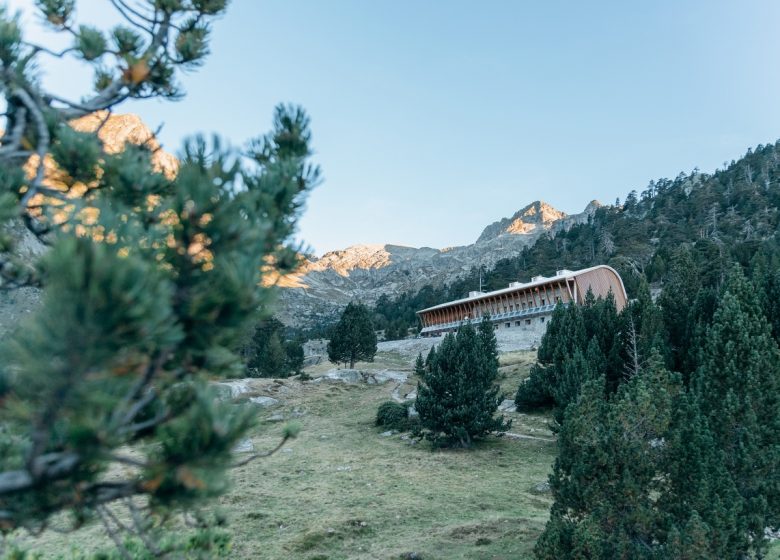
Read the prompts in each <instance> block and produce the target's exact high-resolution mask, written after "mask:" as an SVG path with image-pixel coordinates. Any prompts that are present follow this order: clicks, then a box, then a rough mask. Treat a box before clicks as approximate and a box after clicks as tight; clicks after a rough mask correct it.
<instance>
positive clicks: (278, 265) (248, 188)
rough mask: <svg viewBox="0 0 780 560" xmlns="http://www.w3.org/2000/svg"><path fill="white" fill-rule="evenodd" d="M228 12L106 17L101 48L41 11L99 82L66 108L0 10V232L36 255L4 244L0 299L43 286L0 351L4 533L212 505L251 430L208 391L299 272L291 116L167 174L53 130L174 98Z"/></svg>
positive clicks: (149, 7) (296, 135)
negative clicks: (29, 242) (273, 280)
mask: <svg viewBox="0 0 780 560" xmlns="http://www.w3.org/2000/svg"><path fill="white" fill-rule="evenodd" d="M123 4H124V3H123V2H117V3H114V5H115V6H121V5H123ZM225 5H226V2H225V1H224V0H209V1H205V2H204V1H200V0H198V1H195V0H182V1H175V2H157V1H154V2H151V1H150V2H144V3H138V4H137V7H139V9H140V10H141V11H138V12H137V13H136V11H134V12H126V11H124V10H121V9H120V10H119V12H120V16H121V17H123V18H124V19H126V20H127V21H126V22H125V24H124V25H120V26H118V27H116V28H115V29H114V30H113V31H112V33H111V38H110V42H109V39H108V38H107V36H106V35H105V34H103V33H102V32H101V31H100V30H97V29H95V28H92V27H88V26H80V27H75V26H74V21H75V11H74V10H75V3H74V2H73V1H72V0H46V1H45V2H44V1H42V2H37V7H38V9H39V10H40V13H41V15H42V16H43V19H44V20H45V21H47V22H48V23H49V24H50V25H51V26H52V27H53V28H54V30H55V31H57V32H60V33H62V34H63V35H67V36H69V37H70V36H73V37H74V39H75V44H74V46H73V48H72V49H67V50H66V51H65V53H70V54H74V55H76V56H78V57H80V58H81V59H82V60H84V61H86V62H87V63H90V64H92V65H93V66H94V68H95V71H96V88H97V91H96V92H95V93H94V94H93V95H87V96H85V97H84V98H83V99H80V100H78V101H73V102H71V101H68V100H67V99H63V98H61V97H60V96H58V95H56V94H55V93H51V92H46V91H44V90H43V89H42V86H41V84H40V82H39V81H38V80H37V75H36V72H35V70H34V68H35V67H36V61H37V58H38V56H39V55H40V54H41V53H43V52H52V51H51V50H49V51H46V50H45V49H42V48H40V47H37V46H35V45H32V46H31V45H29V44H28V43H24V42H23V40H22V33H21V29H20V28H19V22H18V20H16V19H15V18H12V17H9V16H8V15H7V13H6V11H5V10H0V65H1V66H2V70H3V71H2V72H0V90H2V93H3V95H4V96H5V101H6V107H7V108H6V113H5V115H4V116H6V119H7V120H6V123H5V125H6V126H4V127H3V128H4V130H5V133H4V135H3V137H2V149H0V163H2V165H0V221H1V222H6V221H7V220H9V219H21V220H22V221H23V222H24V224H25V226H26V228H27V230H28V231H29V232H30V233H31V234H32V235H34V236H36V237H38V238H39V240H40V241H41V242H42V243H44V244H45V245H46V246H47V247H48V250H47V251H46V253H45V255H44V256H43V258H42V259H41V261H40V262H36V263H33V264H32V265H31V264H30V263H24V262H19V261H18V259H17V260H15V259H14V257H13V251H12V249H13V247H12V245H13V242H12V240H9V238H8V237H7V236H3V239H2V240H1V241H0V251H1V253H0V286H2V287H3V288H8V287H16V286H21V285H27V286H38V287H42V288H43V304H42V307H41V309H40V310H39V311H37V312H36V313H33V314H31V316H30V318H29V319H28V320H27V321H25V322H24V323H22V324H21V325H19V326H18V328H17V329H16V330H15V332H14V333H13V334H12V335H11V336H9V337H6V338H5V339H4V340H3V341H2V349H0V353H1V357H0V380H1V381H0V388H2V394H0V422H1V423H2V429H1V430H0V437H2V438H3V439H4V440H5V441H2V442H0V446H2V447H3V453H2V456H0V529H2V531H9V530H13V529H15V528H18V527H22V526H24V527H33V528H42V527H45V526H46V524H47V523H48V522H49V521H50V520H51V519H52V517H53V516H55V515H56V514H58V513H61V512H64V513H66V514H68V515H64V516H61V518H62V519H69V520H72V521H73V527H71V528H76V527H79V526H81V525H82V524H83V523H84V522H85V521H87V520H89V519H91V518H93V517H98V518H100V519H102V520H103V522H104V524H106V527H107V529H108V531H109V534H111V535H114V536H116V533H117V532H118V531H120V529H122V527H120V526H119V525H118V524H117V523H115V522H114V523H112V522H111V521H110V520H111V519H116V516H115V515H114V514H113V512H112V510H111V508H113V507H117V506H118V505H119V504H124V505H126V507H127V508H128V509H130V510H131V511H130V512H126V513H127V514H128V516H129V517H131V518H132V520H133V521H132V523H133V525H132V527H131V531H132V532H133V533H135V534H139V533H140V534H143V533H144V532H145V531H146V530H148V529H149V527H150V525H149V524H150V523H151V524H153V523H155V522H157V521H155V520H159V519H163V518H164V517H165V516H162V517H161V516H159V515H157V514H158V513H166V514H168V513H170V512H172V511H175V510H177V509H187V508H191V507H196V506H198V505H200V504H202V503H203V502H204V500H206V499H208V498H209V497H212V496H215V495H218V494H219V493H221V492H222V491H224V489H225V488H226V483H227V472H228V468H229V467H230V466H231V464H233V458H232V452H231V450H232V448H233V447H234V445H235V443H236V442H237V441H239V439H240V438H242V437H244V435H245V433H246V431H247V430H248V429H249V428H250V427H251V426H252V425H253V423H254V413H253V412H252V410H251V408H248V407H242V406H236V405H233V404H231V403H227V402H220V401H219V400H218V399H216V398H215V394H214V391H213V389H212V388H211V387H210V381H211V380H213V379H219V378H224V377H226V376H231V375H235V374H236V373H239V372H240V371H241V369H242V364H241V360H240V359H239V356H238V355H237V354H236V353H235V352H234V351H233V349H234V348H236V347H237V346H238V343H239V339H240V337H241V334H242V333H243V332H245V331H246V329H247V327H248V324H247V323H248V321H250V320H251V318H252V317H253V316H254V315H255V313H256V312H257V310H258V309H260V310H261V312H262V313H267V306H268V304H269V303H270V301H271V292H270V290H269V289H268V288H264V287H263V286H262V279H263V274H265V273H275V274H285V273H287V272H290V271H291V270H293V269H294V268H295V267H296V266H297V263H298V260H297V256H296V251H295V247H293V246H291V244H290V237H291V235H292V233H293V231H294V228H295V224H296V220H297V217H298V215H299V213H300V210H301V205H302V202H303V197H304V196H305V194H306V192H307V191H308V190H309V189H310V188H311V187H312V186H313V185H314V184H315V183H316V182H317V180H318V169H317V168H316V167H313V166H312V165H311V164H310V163H309V162H308V158H309V155H310V147H309V144H310V131H309V120H308V117H307V116H306V114H305V112H304V111H303V110H302V109H300V108H297V107H288V106H279V107H277V109H276V111H275V114H274V121H273V130H272V131H271V132H270V133H269V134H267V135H263V136H261V137H259V138H258V139H256V140H255V141H254V142H252V143H251V144H250V146H249V148H248V149H247V150H246V151H245V152H244V153H237V152H236V151H233V150H230V149H226V148H225V147H224V146H223V145H222V144H221V143H220V142H219V140H217V139H215V140H214V141H213V142H206V141H205V140H203V139H202V138H196V139H193V140H191V141H189V142H188V143H187V144H186V145H185V147H184V150H183V152H182V154H181V156H180V158H179V164H180V165H179V167H178V170H177V172H176V174H175V176H168V175H165V174H163V173H160V172H158V171H157V170H155V168H154V166H153V165H152V158H151V156H152V154H151V149H150V148H149V147H147V146H130V145H128V146H126V147H125V149H124V151H121V152H119V153H109V152H107V151H106V150H105V149H104V146H103V145H102V143H101V142H100V141H99V140H98V138H97V136H96V135H95V134H88V133H83V132H77V131H75V130H73V129H72V128H70V126H69V125H68V124H67V121H68V120H69V119H72V118H75V117H79V116H82V115H84V114H87V113H90V112H92V111H97V110H102V109H108V108H112V107H113V106H114V105H116V104H117V103H119V102H121V101H122V100H124V99H126V98H128V97H132V98H146V97H159V96H162V97H176V96H178V95H179V94H180V91H179V90H178V88H177V87H176V83H175V78H176V75H177V70H179V69H187V68H192V67H195V66H197V65H198V64H199V63H200V62H202V60H203V57H204V56H205V54H206V53H207V51H208V32H209V21H210V20H211V19H212V18H213V17H214V16H216V15H219V14H221V13H222V12H223V11H224V8H225ZM138 14H140V16H139V15H138ZM138 29H140V31H137V30H138ZM63 56H65V54H63ZM31 156H32V157H31ZM28 159H29V164H30V167H31V168H32V170H33V172H32V173H31V174H27V173H26V172H25V169H24V165H25V164H26V163H27V162H28ZM49 163H51V169H54V168H56V170H57V173H56V183H50V182H48V181H49V179H50V178H51V177H49V171H47V169H49V167H48V165H49ZM45 165H46V167H45ZM30 167H28V169H29V168H30ZM293 435H294V430H292V429H290V430H288V431H287V432H286V433H285V436H284V438H285V439H286V438H287V437H291V436H293ZM128 449H131V450H132V453H128V451H127V450H128ZM259 455H262V454H258V456H259ZM256 457H257V456H251V457H249V458H247V459H246V460H251V459H253V458H256ZM120 467H121V468H120ZM134 497H139V500H137V501H136V500H132V498H134ZM139 503H141V504H144V505H143V506H140V505H138V504H139ZM131 514H132V515H131ZM138 519H141V520H142V522H137V520H138ZM115 542H116V543H117V546H118V547H119V548H120V551H121V552H122V556H123V557H127V551H126V550H123V549H122V546H123V545H122V538H120V537H117V539H116V541H115ZM147 552H149V554H151V553H152V552H153V551H152V550H148V551H147Z"/></svg>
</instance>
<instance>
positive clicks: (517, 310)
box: [418, 266, 627, 334]
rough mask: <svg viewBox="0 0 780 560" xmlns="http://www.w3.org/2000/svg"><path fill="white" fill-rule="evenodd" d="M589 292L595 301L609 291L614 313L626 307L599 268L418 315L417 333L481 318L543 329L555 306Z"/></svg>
mask: <svg viewBox="0 0 780 560" xmlns="http://www.w3.org/2000/svg"><path fill="white" fill-rule="evenodd" d="M589 289H590V290H591V291H592V292H593V294H594V295H595V296H596V297H606V296H607V294H608V293H609V292H610V291H612V293H613V296H614V297H615V305H616V307H617V309H618V311H620V310H622V309H623V307H625V305H626V303H627V301H626V293H625V289H624V287H623V282H622V280H621V279H620V276H618V274H617V272H615V271H614V270H613V269H612V268H610V267H607V266H599V267H593V268H590V269H585V270H583V271H578V272H569V271H567V274H562V275H559V276H555V277H552V278H546V279H544V282H537V283H535V284H532V285H529V284H524V285H519V286H517V288H516V289H511V288H510V289H506V290H499V291H497V292H493V293H488V294H481V295H478V296H476V297H474V298H472V299H466V300H460V301H457V302H453V303H452V304H450V305H442V306H438V307H435V308H432V309H427V310H423V311H420V312H418V315H419V317H420V321H421V322H422V326H423V329H422V331H421V332H422V334H435V333H440V332H446V331H452V330H455V329H457V327H458V326H460V324H461V323H462V322H463V321H470V320H474V321H479V320H481V319H482V317H484V316H485V315H490V317H491V319H492V321H493V322H494V323H495V324H496V328H497V329H504V328H513V327H524V328H528V327H531V326H534V327H536V326H537V325H536V323H538V324H539V325H538V326H539V327H541V328H543V329H546V328H547V325H546V323H547V322H548V321H549V316H550V315H551V314H552V311H553V309H554V308H555V305H556V304H558V303H563V304H570V303H571V302H576V303H578V304H582V303H583V301H584V299H585V295H586V294H587V292H588V290H589ZM507 324H508V325H509V326H508V327H507ZM542 325H543V327H542Z"/></svg>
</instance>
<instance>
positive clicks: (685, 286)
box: [658, 247, 699, 371]
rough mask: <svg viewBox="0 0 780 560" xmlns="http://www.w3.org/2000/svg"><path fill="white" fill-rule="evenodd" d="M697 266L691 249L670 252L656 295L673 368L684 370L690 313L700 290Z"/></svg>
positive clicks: (689, 344) (689, 332) (689, 347)
mask: <svg viewBox="0 0 780 560" xmlns="http://www.w3.org/2000/svg"><path fill="white" fill-rule="evenodd" d="M697 270H698V269H697V266H696V263H695V261H694V259H693V255H692V254H691V251H690V249H688V248H687V247H681V248H679V249H677V250H676V251H675V252H674V253H673V254H672V257H671V262H670V263H669V268H668V272H667V275H666V280H665V282H664V287H663V291H662V292H661V295H660V296H659V298H658V305H659V306H660V307H661V311H662V313H663V318H664V324H665V325H666V328H667V330H668V333H669V342H670V345H671V354H672V369H673V370H674V371H684V370H685V361H686V357H687V355H688V352H689V350H690V349H691V347H692V345H691V328H692V326H691V325H690V322H689V315H690V313H691V308H692V307H693V303H694V300H695V298H696V294H697V292H698V290H699V277H698V272H697Z"/></svg>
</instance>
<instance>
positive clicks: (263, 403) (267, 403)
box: [249, 397, 279, 406]
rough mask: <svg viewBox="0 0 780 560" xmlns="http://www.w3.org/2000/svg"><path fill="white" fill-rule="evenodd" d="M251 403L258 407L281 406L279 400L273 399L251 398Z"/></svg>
mask: <svg viewBox="0 0 780 560" xmlns="http://www.w3.org/2000/svg"><path fill="white" fill-rule="evenodd" d="M249 402H251V403H252V404H256V405H257V406H274V405H277V404H279V401H278V399H275V398H273V397H251V398H250V399H249Z"/></svg>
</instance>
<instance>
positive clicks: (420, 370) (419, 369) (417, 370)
mask: <svg viewBox="0 0 780 560" xmlns="http://www.w3.org/2000/svg"><path fill="white" fill-rule="evenodd" d="M431 350H433V348H431ZM425 371H426V368H425V360H423V357H422V352H420V353H419V354H417V359H416V360H415V361H414V374H415V375H416V376H418V377H422V376H423V375H425Z"/></svg>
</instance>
